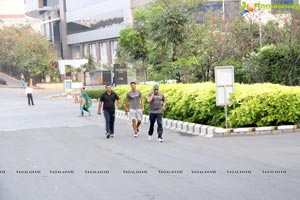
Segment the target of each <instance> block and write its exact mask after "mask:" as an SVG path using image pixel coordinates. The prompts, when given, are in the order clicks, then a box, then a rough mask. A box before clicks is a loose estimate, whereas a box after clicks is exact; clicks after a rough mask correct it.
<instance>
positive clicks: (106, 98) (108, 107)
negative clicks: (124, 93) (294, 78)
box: [98, 85, 122, 139]
mask: <svg viewBox="0 0 300 200" xmlns="http://www.w3.org/2000/svg"><path fill="white" fill-rule="evenodd" d="M105 89H106V91H105V92H104V93H102V94H101V95H100V100H99V104H98V115H101V110H102V105H103V113H104V118H105V128H106V138H107V139H109V138H110V137H114V126H115V110H116V107H115V101H118V103H119V105H118V106H119V107H121V106H122V103H121V100H120V98H119V96H118V95H117V94H116V93H115V92H114V91H112V90H111V85H106V86H105Z"/></svg>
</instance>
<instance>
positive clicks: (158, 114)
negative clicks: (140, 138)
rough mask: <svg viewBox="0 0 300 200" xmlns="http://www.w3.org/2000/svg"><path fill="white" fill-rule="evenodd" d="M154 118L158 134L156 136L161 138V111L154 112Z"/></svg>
mask: <svg viewBox="0 0 300 200" xmlns="http://www.w3.org/2000/svg"><path fill="white" fill-rule="evenodd" d="M156 119H157V134H158V138H160V139H162V134H163V127H162V113H157V114H156Z"/></svg>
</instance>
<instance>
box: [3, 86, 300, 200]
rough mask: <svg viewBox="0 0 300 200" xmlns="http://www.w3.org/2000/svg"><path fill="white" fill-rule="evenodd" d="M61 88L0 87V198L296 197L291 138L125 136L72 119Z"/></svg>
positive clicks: (122, 128)
mask: <svg viewBox="0 0 300 200" xmlns="http://www.w3.org/2000/svg"><path fill="white" fill-rule="evenodd" d="M59 93H62V91H47V90H34V93H33V97H34V101H35V106H28V105H27V99H26V97H25V92H24V89H19V88H0V96H1V102H0V106H1V111H2V112H0V199H1V200H20V199H22V200H41V199H43V200H53V199H55V200H99V199H104V200H110V199H111V200H115V199H118V200H119V199H120V200H135V199H136V200H144V199H145V200H167V199H174V200H177V199H178V200H182V199H192V200H194V199H195V200H196V199H197V200H198V199H201V200H206V199H207V200H211V199H218V200H227V199H228V200H229V199H230V200H235V199H239V200H240V199H243V200H247V199H249V200H250V199H251V200H253V199H256V200H260V199H261V200H268V199H272V200H277V199H278V200H282V199H287V200H298V199H299V196H300V191H299V188H298V187H299V184H300V170H299V166H300V159H299V158H300V134H297V133H286V134H279V135H264V136H243V137H221V138H203V137H199V136H192V135H185V134H180V133H178V132H175V131H171V130H165V131H164V142H163V143H159V142H157V140H156V139H155V138H154V139H153V140H152V141H148V139H147V137H148V136H147V130H148V127H149V124H147V123H144V124H142V125H141V128H140V131H141V135H140V136H139V137H138V138H134V137H133V131H132V128H131V124H130V122H129V121H127V120H121V119H116V125H115V128H116V130H115V137H114V138H112V139H106V137H105V128H104V125H105V122H104V117H103V116H99V115H96V111H97V103H94V104H93V107H92V116H85V117H80V116H79V105H78V104H74V102H73V99H67V98H50V96H53V95H55V94H59Z"/></svg>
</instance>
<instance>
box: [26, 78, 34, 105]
mask: <svg viewBox="0 0 300 200" xmlns="http://www.w3.org/2000/svg"><path fill="white" fill-rule="evenodd" d="M32 91H33V89H32V87H30V84H29V83H28V84H27V87H26V88H25V94H26V96H27V99H28V105H29V106H30V103H31V105H32V106H33V105H34V103H33V97H32Z"/></svg>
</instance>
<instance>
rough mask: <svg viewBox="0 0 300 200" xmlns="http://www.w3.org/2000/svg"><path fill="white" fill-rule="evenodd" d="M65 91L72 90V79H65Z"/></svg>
mask: <svg viewBox="0 0 300 200" xmlns="http://www.w3.org/2000/svg"><path fill="white" fill-rule="evenodd" d="M64 90H65V92H72V80H64Z"/></svg>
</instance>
